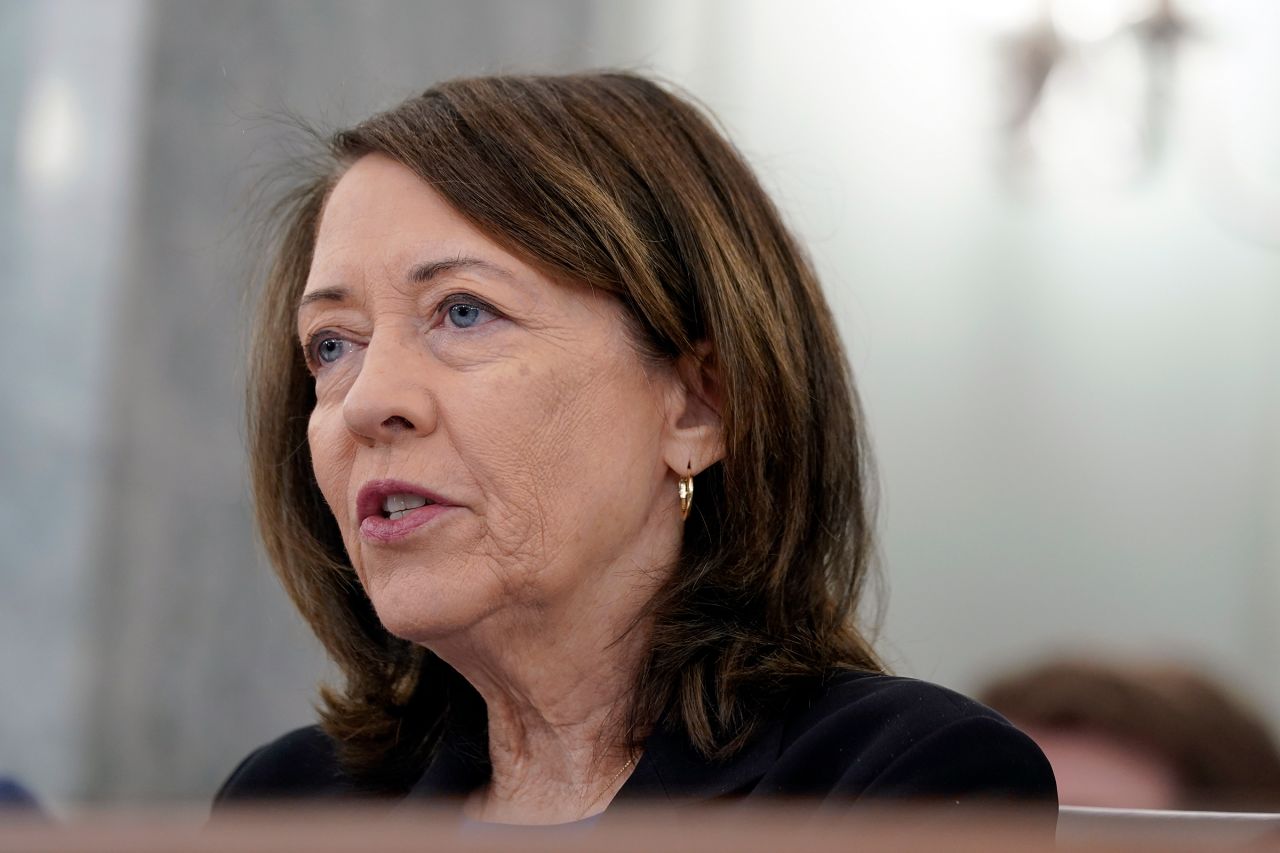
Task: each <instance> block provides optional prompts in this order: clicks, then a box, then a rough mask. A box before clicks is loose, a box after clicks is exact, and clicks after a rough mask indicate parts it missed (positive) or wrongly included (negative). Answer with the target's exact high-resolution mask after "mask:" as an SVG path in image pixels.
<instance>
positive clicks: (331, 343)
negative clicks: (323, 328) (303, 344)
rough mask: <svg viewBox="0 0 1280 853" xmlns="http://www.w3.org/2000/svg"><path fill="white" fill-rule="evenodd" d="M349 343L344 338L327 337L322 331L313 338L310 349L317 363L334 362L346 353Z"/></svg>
mask: <svg viewBox="0 0 1280 853" xmlns="http://www.w3.org/2000/svg"><path fill="white" fill-rule="evenodd" d="M347 344H348V341H344V340H343V339H342V338H335V337H326V336H325V335H324V333H323V332H322V333H320V334H319V335H316V336H315V337H314V338H312V339H311V343H310V344H309V345H308V351H309V352H310V353H311V357H312V360H313V361H314V362H315V363H316V364H317V365H325V364H333V363H334V362H335V361H337V360H338V359H340V358H342V356H343V354H345V353H346V350H347Z"/></svg>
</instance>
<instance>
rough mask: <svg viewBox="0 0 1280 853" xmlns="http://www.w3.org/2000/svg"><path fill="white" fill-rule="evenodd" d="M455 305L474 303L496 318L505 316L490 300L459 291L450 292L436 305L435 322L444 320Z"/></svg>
mask: <svg viewBox="0 0 1280 853" xmlns="http://www.w3.org/2000/svg"><path fill="white" fill-rule="evenodd" d="M455 305H474V306H476V307H477V308H480V309H481V310H484V311H488V312H489V313H490V314H491V315H492V316H493V317H494V319H498V318H500V317H504V316H505V315H504V314H503V313H502V312H501V311H499V310H498V309H497V308H494V307H493V306H492V305H490V304H489V303H488V302H486V301H485V300H483V299H481V298H480V297H478V296H475V295H473V294H470V293H466V292H458V293H450V294H449V295H448V296H446V297H444V298H443V299H441V300H440V302H439V303H438V304H437V305H436V310H435V314H434V316H433V318H432V320H433V323H434V322H438V321H441V320H443V319H444V316H445V314H447V313H448V311H449V309H450V308H452V307H453V306H455Z"/></svg>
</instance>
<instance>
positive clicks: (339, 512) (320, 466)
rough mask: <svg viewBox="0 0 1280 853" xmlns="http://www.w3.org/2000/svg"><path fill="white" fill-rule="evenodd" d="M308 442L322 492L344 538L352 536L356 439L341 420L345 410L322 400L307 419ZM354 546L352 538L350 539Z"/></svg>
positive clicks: (317, 481)
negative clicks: (350, 497)
mask: <svg viewBox="0 0 1280 853" xmlns="http://www.w3.org/2000/svg"><path fill="white" fill-rule="evenodd" d="M307 446H308V449H309V450H310V452H311V467H312V469H313V470H314V471H315V476H316V483H317V484H318V485H319V486H320V493H321V494H322V495H324V499H325V502H326V503H328V504H329V509H330V511H331V512H332V513H333V515H334V517H335V518H336V519H337V521H338V527H339V528H340V529H341V530H342V534H343V538H344V539H345V538H348V533H349V531H348V527H349V525H350V521H351V520H350V518H348V513H347V505H346V503H347V485H348V482H349V481H350V477H351V465H352V461H353V458H354V454H353V447H352V442H351V439H350V436H349V434H348V433H347V431H346V429H344V428H343V425H342V422H341V411H334V410H333V407H332V406H330V405H328V404H324V403H321V404H318V405H317V406H316V408H315V409H314V410H313V411H312V413H311V418H310V419H309V420H308V422H307ZM348 550H350V542H348Z"/></svg>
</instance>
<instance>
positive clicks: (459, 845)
mask: <svg viewBox="0 0 1280 853" xmlns="http://www.w3.org/2000/svg"><path fill="white" fill-rule="evenodd" d="M1266 817H1267V818H1269V820H1261V821H1253V822H1252V823H1251V824H1250V825H1251V826H1252V828H1253V830H1254V831H1251V832H1244V833H1242V832H1241V826H1242V825H1244V824H1243V823H1242V822H1241V821H1239V820H1235V821H1221V822H1219V821H1217V820H1216V819H1215V818H1214V817H1213V816H1203V815H1202V816H1200V817H1198V818H1196V819H1194V820H1188V819H1186V818H1185V817H1183V818H1179V817H1177V816H1176V815H1174V816H1169V817H1168V818H1167V819H1164V818H1162V817H1161V816H1160V815H1155V816H1153V815H1151V813H1146V814H1145V815H1142V816H1140V818H1141V819H1140V820H1129V819H1127V818H1126V817H1125V816H1124V815H1123V814H1102V815H1099V814H1086V813H1075V814H1068V815H1067V820H1066V826H1067V828H1068V832H1067V833H1066V834H1065V835H1066V836H1069V837H1061V838H1060V839H1059V841H1058V843H1057V844H1056V845H1055V843H1054V841H1053V839H1052V838H1050V837H1049V834H1048V833H1046V832H1045V831H1044V827H1043V826H1038V827H1037V826H1035V825H1031V824H1028V823H1027V822H1026V820H1025V817H1022V818H1020V817H1019V816H1018V815H1017V814H1014V813H1000V812H992V813H989V814H985V815H968V816H966V817H965V819H964V820H957V819H956V818H955V817H954V816H952V815H948V814H946V813H940V812H937V811H931V810H911V809H894V810H887V811H876V812H871V811H865V812H859V813H857V814H854V815H849V814H845V815H838V816H830V817H824V818H821V819H815V818H812V817H806V816H803V815H801V814H800V813H797V812H789V811H787V810H785V809H777V810H769V811H752V812H742V811H737V810H733V809H728V808H722V809H710V810H708V809H695V808H692V807H686V808H669V809H666V810H631V811H627V812H622V813H615V812H610V813H609V815H608V821H607V822H606V823H604V824H601V825H598V826H588V827H569V828H565V827H494V826H482V825H474V824H473V825H469V826H459V824H458V821H457V818H456V816H454V815H451V814H448V813H444V812H434V813H433V812H412V813H400V814H388V813H387V812H386V811H371V810H359V809H354V810H353V809H350V808H336V809H314V808H313V809H274V810H266V809H257V810H252V811H244V812H240V813H235V814H232V815H227V816H224V817H220V818H219V820H218V821H217V822H216V823H213V824H206V823H205V818H204V815H203V813H202V812H200V811H189V812H182V811H166V812H141V811H117V812H98V813H88V814H83V815H80V816H78V817H76V818H75V819H73V820H70V821H68V822H66V823H64V824H61V825H52V824H48V823H44V824H41V823H36V822H29V821H22V820H17V819H14V818H8V819H2V818H0V851H23V853H45V851H67V852H68V853H76V852H77V851H85V853H90V851H108V850H110V851H117V850H119V851H124V850H127V851H130V853H159V851H166V853H169V851H175V853H176V851H209V852H210V853H211V852H212V851H224V850H226V851H231V850H234V851H237V853H267V851H278V850H306V851H310V852H311V853H328V851H335V853H336V851H340V850H341V851H348V850H354V851H362V852H363V851H369V853H372V851H379V853H382V851H386V853H399V851H405V853H407V851H415V853H416V851H430V850H456V851H468V853H472V851H474V853H482V851H498V850H520V851H530V853H537V851H546V853H552V851H556V853H561V851H563V853H575V851H583V853H585V851H598V850H609V851H619V853H628V851H635V853H640V851H645V853H648V851H655V850H660V851H663V853H668V851H670V853H679V851H690V853H692V851H698V853H704V851H705V853H714V851H717V850H723V851H734V853H755V851H759V853H766V851H768V853H775V851H792V850H796V851H806V853H809V851H813V853H823V851H836V850H839V851H847V850H854V849H856V850H859V851H903V853H906V851H912V853H915V851H929V850H946V851H957V852H958V853H966V851H973V853H978V851H981V853H1001V851H1030V852H1031V853H1034V851H1037V850H1045V851H1049V850H1068V851H1071V850H1078V851H1139V852H1140V851H1146V850H1150V851H1156V850H1160V851H1166V850H1206V849H1213V850H1277V851H1280V833H1277V832H1276V831H1275V830H1276V828H1277V826H1280V817H1277V816H1266ZM1246 823H1247V822H1246ZM1060 835H1062V833H1060Z"/></svg>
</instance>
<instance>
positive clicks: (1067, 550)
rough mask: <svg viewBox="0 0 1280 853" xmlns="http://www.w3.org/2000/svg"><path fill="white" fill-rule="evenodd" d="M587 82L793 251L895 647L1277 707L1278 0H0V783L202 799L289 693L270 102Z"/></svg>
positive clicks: (980, 667)
mask: <svg viewBox="0 0 1280 853" xmlns="http://www.w3.org/2000/svg"><path fill="white" fill-rule="evenodd" d="M599 66H622V67H626V68H630V69H634V70H640V71H647V72H650V73H654V74H657V75H660V76H661V77H663V78H665V79H667V80H669V81H671V82H673V83H675V84H677V85H679V86H681V87H684V88H685V89H686V90H688V91H689V92H691V93H692V94H694V95H695V96H696V97H698V98H699V99H701V100H702V101H703V102H704V103H705V104H706V105H707V106H708V107H710V109H711V110H713V111H714V112H715V113H716V115H718V116H719V118H720V119H721V121H722V122H723V124H724V126H725V127H726V128H727V130H728V132H729V134H730V136H731V137H732V138H733V139H734V140H735V141H736V142H737V143H738V145H739V146H740V147H741V148H742V150H743V151H744V153H745V154H746V155H747V157H748V158H749V159H750V161H751V162H752V163H753V164H754V166H755V167H756V168H757V170H758V172H759V174H760V175H761V177H762V179H763V180H764V181H765V183H766V185H767V186H768V187H769V188H770V190H771V191H772V192H773V193H774V195H775V197H776V199H777V200H778V201H779V203H780V205H781V206H782V208H783V209H784V211H785V213H786V215H787V216H788V218H789V221H790V222H791V223H792V225H793V226H794V228H795V229H796V230H797V231H798V233H799V234H800V235H801V237H802V239H803V241H804V242H805V243H806V244H807V245H808V246H809V248H810V250H811V251H812V253H813V256H814V258H815V260H816V263H817V265H818V267H819V269H820V271H821V273H822V274H823V279H824V282H825V286H826V288H827V294H828V297H829V299H830V301H831V303H832V304H833V306H834V308H835V310H836V312H837V314H838V316H839V319H840V323H841V326H842V329H843V332H844V335H845V340H846V342H847V344H848V347H849V350H850V356H851V358H852V361H853V363H854V368H855V372H856V376H857V379H858V382H859V383H860V390H861V393H862V395H863V397H864V401H865V404H866V410H867V413H868V417H869V420H870V431H871V435H872V438H873V441H874V444H875V447H876V451H877V455H878V460H879V465H880V474H881V491H882V495H881V513H880V530H881V552H882V562H883V564H884V570H885V574H886V577H887V580H888V590H889V597H888V604H887V611H886V613H887V616H886V619H885V623H884V631H883V639H882V649H883V652H884V654H885V657H886V658H887V659H888V661H889V662H890V663H891V665H892V666H893V667H894V668H895V669H896V671H898V672H899V673H901V674H905V675H911V676H917V677H921V678H926V679H930V680H933V681H937V682H940V683H942V684H945V685H948V686H951V687H954V688H957V689H960V690H962V691H975V690H977V689H978V688H979V686H980V685H981V684H982V683H984V681H985V680H986V679H988V678H990V677H992V676H993V675H994V674H996V673H998V672H1001V671H1003V670H1005V669H1006V668H1008V667H1011V666H1017V665H1020V664H1022V663H1024V662H1026V661H1029V660H1032V659H1035V658H1037V657H1043V656H1047V655H1051V654H1055V653H1057V652H1060V651H1064V650H1070V651H1074V652H1081V651H1082V652H1084V653H1093V654H1096V655H1098V656H1102V657H1108V656H1116V655H1131V656H1157V657H1160V658H1163V659H1172V660H1177V661H1182V662H1186V663H1188V664H1190V665H1193V666H1195V667H1199V668H1201V669H1202V670H1204V671H1207V672H1209V673H1211V674H1213V675H1214V676H1215V677H1217V678H1219V679H1221V680H1222V681H1223V682H1225V683H1226V684H1227V685H1228V686H1229V687H1230V688H1231V689H1232V690H1234V691H1236V692H1237V693H1238V694H1239V695H1240V696H1241V697H1243V698H1244V699H1245V700H1246V701H1248V702H1249V703H1252V705H1253V706H1254V707H1256V708H1258V709H1259V710H1260V711H1261V712H1262V714H1263V715H1264V717H1266V718H1267V719H1269V720H1270V721H1271V722H1272V723H1274V724H1280V523H1277V522H1280V108H1278V106H1277V105H1280V4H1276V3H1274V2H1272V0H1213V2H1209V0H1200V2H1192V0H1181V2H1176V3H1169V2H1161V0H1052V2H1042V1H1041V0H966V2H963V3H957V2H953V0H899V2H894V3H885V2H873V0H843V2H834V0H833V2H817V0H804V2H801V0H791V2H787V3H780V2H763V1H761V2H751V1H750V0H701V2H693V0H599V2H591V0H554V1H553V0H537V2H534V1H533V0H466V2H462V0H457V2H448V1H447V0H433V2H425V1H424V0H413V2H410V1H409V0H405V2H390V0H386V1H385V2H375V0H362V2H337V0H330V2H323V0H312V2H301V0H287V1H286V0H279V2H268V0H257V2H250V0H167V2H155V1H154V0H110V2H103V0H40V2H34V0H31V2H24V0H0V329H2V330H3V333H4V337H3V343H2V346H3V349H4V351H5V352H7V353H9V355H8V365H7V369H5V370H3V371H0V485H2V488H0V542H2V543H3V545H2V546H0V581H2V583H0V776H3V775H12V776H15V777H17V778H19V779H21V780H22V781H23V782H24V783H25V784H26V785H28V786H29V787H31V788H32V789H33V790H34V791H35V793H36V794H37V795H38V796H39V797H40V798H41V799H42V800H44V801H45V802H46V803H47V804H49V805H51V806H53V807H54V809H55V810H57V809H59V808H66V807H70V806H75V805H79V804H89V803H119V802H134V803H137V802H157V801H173V800H191V801H207V799H208V798H209V797H210V796H211V794H212V792H213V791H214V789H215V788H216V786H217V784H218V783H219V782H220V781H221V779H222V778H224V777H225V776H226V774H227V773H228V772H229V771H230V770H231V769H232V767H233V766H234V765H235V763H236V762H237V761H238V760H239V759H240V758H241V757H242V756H243V755H244V754H245V753H246V752H247V751H248V750H249V749H251V748H252V747H254V746H257V745H258V744H260V743H262V742H264V741H266V740H269V739H271V738H273V737H275V736H276V735H278V734H280V733H281V732H283V731H284V730H286V729H287V728H291V727H294V726H298V725H304V724H306V723H308V722H309V721H311V719H312V717H313V713H312V710H311V702H312V699H313V692H314V685H315V683H316V682H317V680H319V679H320V678H322V677H323V676H324V674H325V672H326V665H325V662H324V660H323V657H322V655H321V654H320V652H319V649H318V646H317V644H316V643H315V642H314V641H313V640H312V639H311V637H310V634H309V633H308V631H307V629H306V627H305V626H304V625H303V624H302V623H301V621H300V619H299V618H298V617H296V616H295V615H294V613H293V610H292V607H291V605H290V604H289V602H288V601H287V599H286V598H285V596H284V594H283V593H282V592H281V591H280V589H279V587H278V585H277V583H276V582H275V580H274V578H273V577H272V576H271V574H270V571H269V569H268V568H267V566H266V565H265V563H264V560H263V559H262V557H261V555H260V552H259V549H258V547H257V545H256V543H255V538H254V534H253V532H252V529H251V522H250V508H249V504H248V497H247V485H246V477H245V465H244V461H243V457H244V450H243V428H242V404H241V396H242V390H241V385H242V378H243V373H244V371H243V361H244V357H245V345H244V341H245V339H246V334H245V325H246V319H247V313H248V312H247V308H246V304H247V302H248V300H247V294H248V293H249V291H250V289H251V288H250V282H249V279H250V273H251V271H252V267H253V260H254V259H253V258H252V257H250V254H249V248H248V247H249V246H250V245H251V241H252V237H253V236H254V235H253V234H252V228H251V227H249V226H246V225H245V223H246V222H251V221H252V218H251V213H252V210H253V207H252V202H251V198H252V192H253V188H254V186H255V184H257V183H258V182H260V180H261V179H262V176H263V175H264V174H265V173H266V172H267V171H268V170H269V168H270V166H271V165H272V164H273V163H278V162H280V161H281V160H282V159H283V158H286V157H287V156H288V152H289V146H288V144H287V139H288V138H289V132H288V130H287V127H286V126H285V124H284V123H283V122H281V121H280V120H279V119H280V117H282V116H284V115H286V114H288V113H294V114H297V115H300V116H302V117H303V118H305V119H307V120H309V121H311V122H313V123H316V124H318V125H320V126H321V127H325V128H336V127H338V126H341V125H343V124H345V123H349V122H352V121H355V120H358V119H359V118H361V117H363V116H365V115H367V114H369V113H371V112H373V111H375V110H377V109H379V108H383V107H388V106H391V105H392V104H394V103H396V102H398V101H399V100H401V99H403V98H405V97H407V96H410V95H413V94H416V93H417V92H419V91H421V90H422V89H424V88H426V87H427V86H428V85H429V84H431V83H432V82H434V81H437V80H441V79H445V78H448V77H452V76H457V75H463V74H475V73H491V72H513V71H569V70H577V69H584V68H592V67H599Z"/></svg>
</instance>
